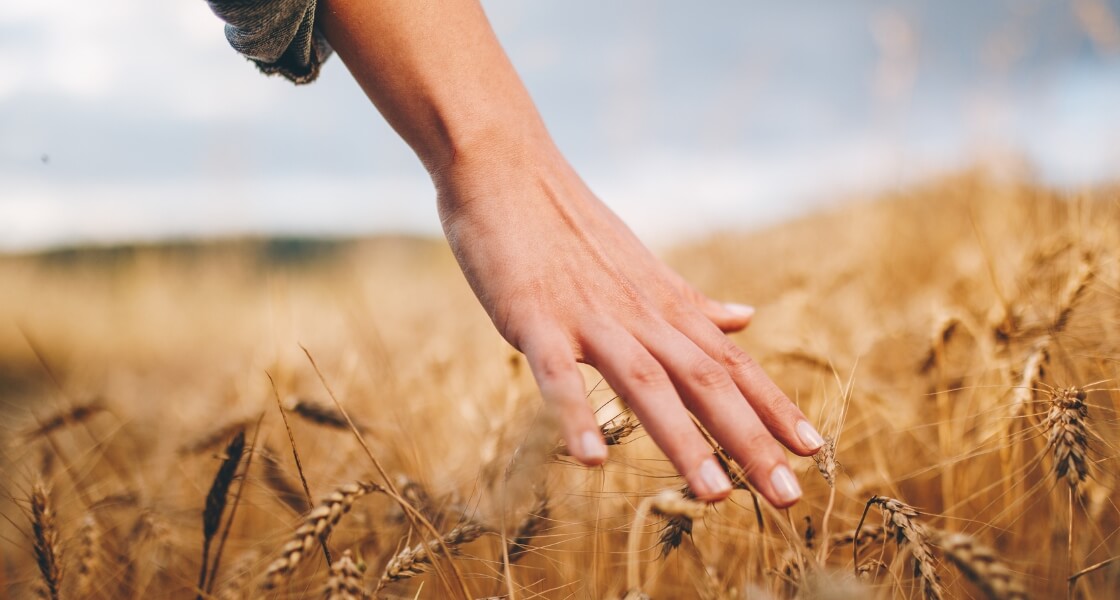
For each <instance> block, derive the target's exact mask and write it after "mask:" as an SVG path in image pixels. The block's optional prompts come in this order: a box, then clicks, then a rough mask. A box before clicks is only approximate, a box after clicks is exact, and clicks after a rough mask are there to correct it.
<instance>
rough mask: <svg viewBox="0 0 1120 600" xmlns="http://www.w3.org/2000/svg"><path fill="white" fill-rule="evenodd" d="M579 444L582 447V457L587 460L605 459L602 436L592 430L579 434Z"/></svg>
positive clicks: (601, 460)
mask: <svg viewBox="0 0 1120 600" xmlns="http://www.w3.org/2000/svg"><path fill="white" fill-rule="evenodd" d="M579 444H580V446H581V447H582V449H583V459H584V460H586V461H589V462H597V463H598V462H603V461H604V460H607V446H606V445H605V444H603V437H602V436H601V435H599V434H598V433H596V432H594V431H585V432H583V434H582V435H580V436H579Z"/></svg>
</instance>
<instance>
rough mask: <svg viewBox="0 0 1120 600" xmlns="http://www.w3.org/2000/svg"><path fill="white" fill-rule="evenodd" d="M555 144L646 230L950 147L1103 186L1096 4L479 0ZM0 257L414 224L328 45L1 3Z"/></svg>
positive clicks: (945, 165) (706, 220) (739, 213)
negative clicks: (265, 66)
mask: <svg viewBox="0 0 1120 600" xmlns="http://www.w3.org/2000/svg"><path fill="white" fill-rule="evenodd" d="M483 5H484V7H485V8H486V11H487V13H488V14H489V16H490V18H491V21H492V23H493V25H494V28H495V30H496V31H497V33H498V36H499V38H500V39H501V40H502V43H503V45H504V46H505V47H506V50H507V52H508V53H509V54H510V56H511V58H512V60H513V62H514V64H515V66H516V67H517V68H518V71H519V72H520V73H521V75H522V77H523V78H524V79H525V82H526V84H527V86H528V87H529V90H530V92H531V93H532V95H533V97H534V98H535V99H536V101H537V103H538V105H539V107H540V109H541V112H542V114H543V115H544V118H545V121H546V123H547V124H548V126H549V128H550V130H551V131H552V133H553V135H554V137H555V138H556V140H557V142H558V144H559V146H560V148H561V149H562V150H563V151H564V152H565V154H566V155H567V157H568V158H569V160H570V161H571V162H572V163H573V165H574V166H575V167H576V169H577V171H579V172H580V173H581V174H582V175H583V177H584V178H585V179H586V180H587V181H588V183H589V184H590V185H591V187H592V189H593V190H595V191H596V192H597V193H598V194H599V195H600V196H601V197H602V198H603V200H604V201H605V202H607V203H608V204H609V205H610V206H612V207H613V208H614V209H615V210H616V211H617V212H618V213H619V214H620V215H621V216H622V217H623V218H624V219H625V220H627V222H629V223H630V224H631V226H632V227H633V228H634V229H635V230H636V231H637V233H638V234H639V235H640V236H642V237H643V238H644V239H646V240H647V241H649V242H650V243H653V244H659V243H668V242H672V241H674V240H680V239H683V238H688V237H695V236H699V235H703V234H705V233H706V232H710V231H713V230H717V229H750V228H757V227H762V226H766V225H769V224H772V223H775V222H779V221H781V220H783V219H788V218H791V217H794V216H797V215H799V214H802V213H805V212H807V211H810V210H813V209H816V208H819V207H821V206H829V205H831V204H834V203H836V202H840V201H843V200H844V199H846V198H851V197H855V196H858V195H861V194H867V193H871V192H874V191H878V190H892V189H896V188H899V187H904V186H905V185H908V184H912V183H913V182H914V181H918V180H921V179H922V178H925V177H931V176H936V175H937V174H940V173H946V172H951V171H953V170H956V169H962V168H966V167H968V166H970V165H974V164H978V163H982V164H995V165H1017V166H1019V167H1020V168H1022V167H1023V166H1024V165H1025V167H1026V168H1028V169H1029V172H1030V173H1031V174H1032V175H1033V176H1036V177H1038V178H1040V179H1041V180H1043V181H1045V182H1047V183H1050V184H1053V185H1058V186H1063V187H1067V188H1070V189H1078V188H1082V187H1085V186H1090V185H1094V184H1098V183H1101V182H1106V181H1115V180H1117V179H1120V177H1118V176H1117V174H1118V173H1120V142H1118V141H1117V140H1120V29H1118V28H1117V21H1116V17H1117V16H1118V15H1120V0H1072V1H1069V2H1067V1H1058V0H1015V1H1010V0H990V1H985V2H967V1H964V0H954V1H928V2H920V1H916V0H911V1H896V2H873V1H869V0H852V1H848V2H835V1H834V0H804V1H799V2H763V1H761V0H751V1H741V0H739V1H735V0H723V1H711V2H704V3H683V2H674V1H669V0H534V1H532V2H526V1H523V0H484V1H483ZM0 65H3V68H0V251H24V250H33V249H38V248H46V247H52V246H59V245H74V244H83V243H120V242H132V241H146V240H159V239H168V238H176V239H179V238H195V237H204V238H212V237H222V236H232V235H257V234H266V235H269V234H283V235H364V234H376V233H418V234H433V235H434V234H438V232H439V222H438V219H437V218H436V213H435V206H434V192H433V190H432V187H431V184H430V182H429V180H428V177H427V175H426V174H425V172H424V171H423V169H422V168H421V167H420V165H419V163H418V162H417V161H416V159H415V157H414V156H413V155H412V153H411V152H410V150H409V149H408V147H407V146H405V145H404V144H403V143H402V142H401V141H400V140H399V139H398V138H397V137H396V135H395V134H394V133H393V131H392V130H391V129H390V128H389V127H388V126H387V125H386V124H385V123H384V122H383V120H382V119H381V117H380V116H379V115H378V113H377V112H376V110H375V109H374V108H373V107H372V106H371V105H370V104H369V102H368V101H367V100H366V98H365V96H364V95H363V94H362V92H361V90H360V89H359V88H358V86H357V85H356V84H355V83H354V81H353V80H352V79H351V78H350V76H349V74H348V73H347V72H346V69H345V67H344V66H343V65H342V63H341V61H339V60H337V57H335V58H332V59H330V60H329V61H328V62H327V64H326V65H325V67H324V69H323V71H322V75H321V77H320V79H319V81H317V82H315V83H314V84H312V85H308V86H299V87H297V86H293V85H292V84H290V83H288V82H287V81H286V80H284V79H281V78H278V77H266V76H263V75H261V74H259V73H258V72H257V71H256V69H255V67H254V66H253V65H252V64H251V63H249V62H248V61H246V60H245V59H243V58H242V57H240V56H239V55H237V54H236V53H235V52H234V51H233V50H232V49H230V48H229V46H228V44H227V43H226V41H225V39H224V36H223V31H222V24H221V22H220V21H219V20H218V19H217V18H216V17H215V16H214V15H213V14H212V13H211V12H210V10H209V8H208V7H207V5H206V3H205V2H204V1H203V0H160V1H159V2H152V1H150V0H99V1H98V2H95V3H85V2H73V0H38V1H36V2H5V3H2V4H0Z"/></svg>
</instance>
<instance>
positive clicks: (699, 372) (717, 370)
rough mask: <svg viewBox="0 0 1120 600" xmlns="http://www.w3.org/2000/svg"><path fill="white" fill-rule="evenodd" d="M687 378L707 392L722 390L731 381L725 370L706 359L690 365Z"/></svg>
mask: <svg viewBox="0 0 1120 600" xmlns="http://www.w3.org/2000/svg"><path fill="white" fill-rule="evenodd" d="M689 377H691V379H692V381H693V382H694V383H695V384H696V385H698V386H700V387H701V388H703V389H708V390H712V389H723V388H725V387H727V385H728V384H729V383H730V381H731V379H730V378H729V377H728V375H727V370H726V369H724V368H723V367H721V366H720V365H719V363H717V362H715V361H714V360H711V359H709V358H707V357H704V358H703V359H701V360H698V361H696V363H695V364H693V365H692V368H691V369H689Z"/></svg>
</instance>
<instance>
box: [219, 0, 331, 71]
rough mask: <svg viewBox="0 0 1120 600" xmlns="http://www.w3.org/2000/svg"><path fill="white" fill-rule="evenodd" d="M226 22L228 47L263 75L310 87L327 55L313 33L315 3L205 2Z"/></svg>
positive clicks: (323, 42) (300, 0)
mask: <svg viewBox="0 0 1120 600" xmlns="http://www.w3.org/2000/svg"><path fill="white" fill-rule="evenodd" d="M207 2H209V3H210V9H211V10H213V11H214V14H216V15H218V16H219V17H221V19H222V20H223V21H225V22H226V39H227V40H229V44H230V46H233V49H234V50H237V51H238V52H240V53H241V54H243V55H245V56H246V57H247V58H249V59H250V60H252V61H253V62H254V63H256V65H257V67H259V68H260V70H261V71H263V72H264V73H266V74H269V75H272V74H274V73H279V74H280V75H283V76H284V77H286V78H288V79H289V80H291V81H293V82H295V83H310V82H312V81H314V80H315V78H316V77H318V76H319V67H320V66H321V65H322V63H323V61H324V60H326V59H327V57H328V56H330V55H331V47H330V44H328V43H327V40H326V39H325V38H324V37H323V36H322V34H320V33H319V32H318V31H316V29H315V4H316V0H207Z"/></svg>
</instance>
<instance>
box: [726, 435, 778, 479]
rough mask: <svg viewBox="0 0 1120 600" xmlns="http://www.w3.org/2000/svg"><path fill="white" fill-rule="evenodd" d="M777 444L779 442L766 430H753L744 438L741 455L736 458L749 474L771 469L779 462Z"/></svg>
mask: <svg viewBox="0 0 1120 600" xmlns="http://www.w3.org/2000/svg"><path fill="white" fill-rule="evenodd" d="M775 444H777V442H776V441H775V440H774V438H773V437H771V436H770V434H768V433H766V432H765V431H756V432H752V433H750V434H748V435H747V436H746V437H745V438H744V439H743V445H742V447H741V449H740V452H739V454H740V456H736V457H735V458H736V460H738V462H739V464H740V465H742V467H743V471H744V472H745V473H746V474H747V475H748V476H749V475H751V474H753V473H755V472H766V471H769V469H770V467H772V466H773V465H774V464H776V463H777V462H778V458H777V456H776V454H775V453H774V445H775Z"/></svg>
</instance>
